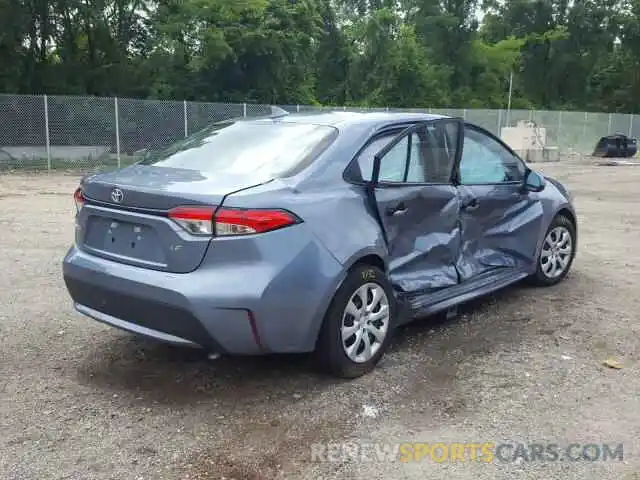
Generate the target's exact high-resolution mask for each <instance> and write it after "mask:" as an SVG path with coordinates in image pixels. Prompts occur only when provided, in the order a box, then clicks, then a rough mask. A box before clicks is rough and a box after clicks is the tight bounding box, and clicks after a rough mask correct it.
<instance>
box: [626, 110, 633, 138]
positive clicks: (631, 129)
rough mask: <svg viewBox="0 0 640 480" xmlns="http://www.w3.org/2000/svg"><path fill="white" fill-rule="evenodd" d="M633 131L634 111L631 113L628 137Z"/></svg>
mask: <svg viewBox="0 0 640 480" xmlns="http://www.w3.org/2000/svg"><path fill="white" fill-rule="evenodd" d="M632 133H633V113H632V114H631V115H629V135H627V137H630V136H631V134H632Z"/></svg>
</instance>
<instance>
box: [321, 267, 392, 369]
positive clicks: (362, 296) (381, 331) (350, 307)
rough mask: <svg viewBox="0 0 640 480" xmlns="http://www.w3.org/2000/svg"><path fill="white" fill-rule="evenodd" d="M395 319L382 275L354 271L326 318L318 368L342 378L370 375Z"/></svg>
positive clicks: (372, 269) (366, 270)
mask: <svg viewBox="0 0 640 480" xmlns="http://www.w3.org/2000/svg"><path fill="white" fill-rule="evenodd" d="M395 316H396V305H395V298H394V296H393V291H392V289H391V285H390V284H389V281H388V280H387V278H386V275H385V274H384V272H382V270H380V269H379V268H377V267H373V266H367V265H362V266H357V267H355V268H354V269H353V270H351V272H350V273H349V274H348V275H347V278H346V279H345V281H344V282H343V284H342V285H341V287H340V288H339V289H338V291H337V292H336V294H335V296H334V298H333V301H332V302H331V305H330V307H329V309H328V311H327V314H326V316H325V319H324V323H323V325H322V329H321V331H320V336H319V338H318V342H317V345H316V351H315V356H316V360H317V361H318V363H319V366H320V367H321V368H322V369H323V370H325V371H327V372H329V373H331V374H332V375H335V376H338V377H342V378H356V377H359V376H361V375H364V374H366V373H368V372H370V371H371V370H373V368H374V367H375V366H376V364H377V363H378V361H379V360H380V358H381V357H382V355H383V354H384V352H385V351H386V349H387V347H388V346H389V342H390V341H391V336H392V331H393V327H394V323H395Z"/></svg>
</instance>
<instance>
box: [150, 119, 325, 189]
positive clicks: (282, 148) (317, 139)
mask: <svg viewBox="0 0 640 480" xmlns="http://www.w3.org/2000/svg"><path fill="white" fill-rule="evenodd" d="M336 135H337V130H336V129H335V128H333V127H329V126H324V125H308V124H301V123H286V122H274V121H253V122H247V121H239V122H225V123H219V124H215V125H213V126H211V127H208V128H206V129H204V130H202V131H200V132H198V133H195V134H193V135H192V136H190V137H187V138H186V139H184V140H183V141H181V142H179V143H177V144H175V145H172V146H171V147H169V148H168V149H167V150H165V151H163V152H160V153H156V154H151V155H150V156H149V157H147V158H145V159H144V160H142V161H141V162H140V163H141V164H143V165H155V166H158V167H171V168H184V169H188V170H199V171H201V172H208V173H225V174H231V175H247V174H252V175H255V174H259V175H260V176H270V177H272V178H276V177H285V176H290V175H293V174H294V173H297V172H299V171H300V170H302V169H303V168H305V167H306V166H307V165H309V164H310V163H311V162H313V160H314V159H315V158H316V157H317V156H318V155H319V154H320V153H321V152H322V151H323V150H324V149H326V148H327V147H328V146H329V145H330V144H331V142H332V141H333V140H334V139H335V137H336Z"/></svg>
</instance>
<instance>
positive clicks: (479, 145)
mask: <svg viewBox="0 0 640 480" xmlns="http://www.w3.org/2000/svg"><path fill="white" fill-rule="evenodd" d="M524 170H525V169H524V165H523V164H522V162H521V161H520V160H519V159H518V158H517V157H515V156H514V155H512V154H511V153H510V152H509V151H508V150H507V149H506V148H504V147H503V146H502V145H501V144H500V143H499V142H497V141H496V140H494V139H493V138H491V137H489V136H487V135H485V134H483V133H481V132H479V131H477V130H474V129H470V128H468V129H466V130H465V135H464V147H463V150H462V158H461V160H460V183H462V184H467V185H470V184H496V183H504V182H515V181H521V180H522V178H523V175H524Z"/></svg>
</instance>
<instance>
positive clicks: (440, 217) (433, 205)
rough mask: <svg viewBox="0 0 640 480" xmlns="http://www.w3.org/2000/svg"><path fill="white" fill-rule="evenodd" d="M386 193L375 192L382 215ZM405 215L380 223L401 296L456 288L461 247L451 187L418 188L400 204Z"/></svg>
mask: <svg viewBox="0 0 640 480" xmlns="http://www.w3.org/2000/svg"><path fill="white" fill-rule="evenodd" d="M389 194H390V193H387V192H377V197H378V198H377V199H378V203H379V207H380V209H381V212H384V207H385V205H386V204H387V203H389V202H388V199H387V198H385V195H389ZM403 201H404V203H405V204H406V206H407V207H408V213H407V214H406V215H405V216H404V217H402V218H398V219H396V218H391V219H389V218H386V219H384V220H383V223H384V224H385V229H386V232H387V237H388V249H389V258H390V261H389V273H390V278H391V282H392V284H393V286H394V288H395V289H396V290H398V291H401V292H416V291H435V290H439V289H442V288H446V287H451V286H454V285H457V284H458V273H457V271H456V267H455V260H456V257H457V254H458V249H459V246H460V228H459V222H458V212H459V209H460V206H459V202H458V196H457V192H456V190H455V188H454V187H451V186H429V187H427V188H425V187H419V188H417V189H416V190H415V191H414V192H411V193H410V194H408V195H407V197H406V198H405V199H404V200H403Z"/></svg>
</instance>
